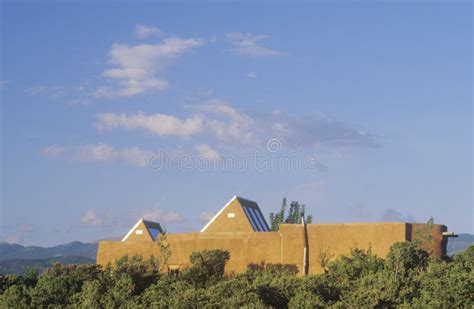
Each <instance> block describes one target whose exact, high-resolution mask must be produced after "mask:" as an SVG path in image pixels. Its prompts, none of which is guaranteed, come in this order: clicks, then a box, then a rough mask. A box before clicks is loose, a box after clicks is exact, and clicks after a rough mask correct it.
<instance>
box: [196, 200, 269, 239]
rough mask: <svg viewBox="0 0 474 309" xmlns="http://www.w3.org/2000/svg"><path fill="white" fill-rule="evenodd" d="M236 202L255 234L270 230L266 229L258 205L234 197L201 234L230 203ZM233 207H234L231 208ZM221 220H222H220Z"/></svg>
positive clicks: (206, 227)
mask: <svg viewBox="0 0 474 309" xmlns="http://www.w3.org/2000/svg"><path fill="white" fill-rule="evenodd" d="M235 200H237V202H238V204H239V205H240V207H241V208H242V210H243V213H245V218H246V219H247V220H248V222H249V223H250V226H251V228H252V229H253V231H255V232H268V231H270V228H269V227H268V224H267V222H266V220H265V217H264V216H263V214H262V211H261V210H260V207H258V204H257V203H256V202H254V201H251V200H248V199H245V198H242V197H239V196H234V197H232V199H231V200H230V201H229V202H228V203H227V204H226V205H225V206H224V207H222V208H221V210H219V212H217V214H216V215H215V216H214V217H213V218H212V219H211V220H210V221H209V222H208V223H207V224H206V225H205V226H204V227H203V228H202V230H201V232H204V231H206V230H207V229H208V228H209V227H210V226H211V225H212V224H213V223H214V222H215V221H216V219H217V218H219V217H221V215H222V213H223V212H224V211H225V210H226V208H227V207H229V206H230V205H231V204H232V202H234V201H235ZM233 207H235V206H233ZM220 220H222V219H220ZM230 232H231V231H230Z"/></svg>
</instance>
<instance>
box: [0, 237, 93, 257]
mask: <svg viewBox="0 0 474 309" xmlns="http://www.w3.org/2000/svg"><path fill="white" fill-rule="evenodd" d="M97 247H98V244H97V243H93V244H90V243H83V242H80V241H73V242H70V243H67V244H64V245H59V246H54V247H48V248H43V247H36V246H31V247H24V246H22V245H17V244H8V243H0V260H9V259H44V258H52V257H60V256H71V255H73V256H82V257H86V258H89V259H92V260H94V261H95V257H96V254H97Z"/></svg>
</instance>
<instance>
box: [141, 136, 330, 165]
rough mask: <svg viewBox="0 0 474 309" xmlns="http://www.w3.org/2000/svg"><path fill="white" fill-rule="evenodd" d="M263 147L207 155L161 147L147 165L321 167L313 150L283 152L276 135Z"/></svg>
mask: <svg viewBox="0 0 474 309" xmlns="http://www.w3.org/2000/svg"><path fill="white" fill-rule="evenodd" d="M262 150H264V149H262ZM266 150H267V151H254V152H251V153H244V154H243V153H239V154H236V155H219V156H208V157H203V156H202V155H198V154H194V155H193V154H191V153H166V152H164V151H162V150H160V151H158V152H157V153H155V154H153V155H152V156H150V158H149V159H148V168H149V169H151V170H152V171H155V172H159V171H165V170H177V171H183V172H193V171H194V172H245V171H249V170H254V171H257V172H298V171H310V172H318V171H320V170H321V168H323V165H322V164H321V163H320V161H319V160H318V158H317V157H316V156H315V155H313V154H307V155H303V154H302V153H298V152H282V151H281V150H282V143H281V141H280V140H279V139H277V138H271V139H269V140H268V141H267V143H266Z"/></svg>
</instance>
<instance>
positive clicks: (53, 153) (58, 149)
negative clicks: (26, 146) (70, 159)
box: [41, 145, 66, 157]
mask: <svg viewBox="0 0 474 309" xmlns="http://www.w3.org/2000/svg"><path fill="white" fill-rule="evenodd" d="M65 151H66V148H64V147H62V146H58V145H51V146H47V147H45V148H43V149H42V150H41V152H42V153H43V154H44V155H45V156H48V157H59V156H61V155H62V154H63V153H64V152H65Z"/></svg>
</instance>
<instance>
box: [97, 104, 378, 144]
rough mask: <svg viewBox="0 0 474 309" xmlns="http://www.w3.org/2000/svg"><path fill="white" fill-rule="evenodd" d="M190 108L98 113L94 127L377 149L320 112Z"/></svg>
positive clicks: (368, 137)
mask: <svg viewBox="0 0 474 309" xmlns="http://www.w3.org/2000/svg"><path fill="white" fill-rule="evenodd" d="M188 110H189V111H190V112H191V113H192V114H191V115H189V116H188V117H187V118H182V119H180V118H178V117H176V116H174V115H169V114H151V115H146V114H144V113H137V114H132V115H126V114H113V113H106V114H98V115H97V123H96V126H97V128H98V129H99V130H111V129H115V128H125V129H141V130H146V131H148V132H151V133H153V134H155V135H158V136H177V137H180V138H185V139H188V140H190V139H191V138H201V139H202V138H206V137H207V138H211V139H212V140H213V141H215V142H217V143H219V145H220V146H223V145H246V146H265V145H266V143H267V141H268V140H269V139H278V140H279V141H280V142H281V144H282V147H283V148H286V149H293V148H295V147H309V148H313V147H320V146H329V147H332V148H334V149H337V148H341V147H348V146H364V147H376V146H378V142H377V136H375V135H373V134H371V133H368V132H366V131H365V130H360V129H359V128H357V127H354V126H352V125H349V124H345V123H341V122H337V121H334V120H332V119H330V118H328V117H326V116H324V115H322V114H315V115H308V116H292V115H289V114H286V113H283V112H281V111H277V112H272V113H249V112H244V111H241V110H238V109H237V108H235V107H233V106H232V105H231V104H230V103H228V102H226V101H222V100H210V101H208V102H206V103H203V104H200V105H193V106H188ZM199 144H202V142H199V143H197V145H199ZM201 148H202V147H201Z"/></svg>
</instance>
